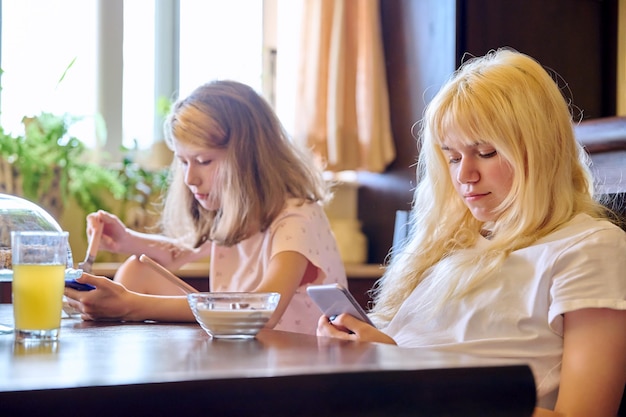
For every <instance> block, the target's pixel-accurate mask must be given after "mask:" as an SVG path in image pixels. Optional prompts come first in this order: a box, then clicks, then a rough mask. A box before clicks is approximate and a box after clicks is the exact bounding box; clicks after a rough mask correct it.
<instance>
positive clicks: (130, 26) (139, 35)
mask: <svg viewBox="0 0 626 417" xmlns="http://www.w3.org/2000/svg"><path fill="white" fill-rule="evenodd" d="M0 1H1V0H0ZM276 1H277V0H274V1H268V0H266V1H260V0H229V1H223V0H158V1H155V0H56V1H54V2H50V1H48V0H20V1H10V0H4V1H3V2H1V6H2V8H1V10H2V15H1V18H2V26H1V28H2V32H1V35H0V36H1V38H2V39H1V48H2V49H1V50H0V51H1V57H0V59H1V61H0V68H2V70H3V71H4V73H3V74H2V78H1V82H2V84H1V85H2V90H1V91H0V123H1V124H2V126H3V127H4V129H5V131H8V132H16V133H19V132H20V131H21V130H22V126H21V119H22V117H23V116H27V115H28V116H32V115H36V114H39V113H40V112H50V113H55V114H64V113H69V114H72V115H76V116H81V117H83V121H82V122H80V123H77V124H76V125H75V126H74V127H73V128H72V130H71V131H70V133H71V134H72V135H74V136H76V137H78V138H80V139H81V140H83V142H85V143H86V144H87V145H88V146H95V145H96V144H97V143H98V139H97V138H96V120H97V115H102V116H103V117H104V118H105V120H106V127H107V130H108V134H107V136H106V143H105V144H104V146H105V150H106V151H107V153H108V154H110V155H112V156H113V157H119V148H120V145H123V146H125V147H129V148H133V147H135V146H137V147H139V148H140V149H147V148H149V147H150V146H151V145H152V143H153V142H154V141H157V140H160V139H161V138H162V116H163V115H162V114H159V113H158V110H157V102H158V101H159V100H160V99H168V100H172V99H174V98H177V97H178V96H179V93H180V95H185V94H187V93H189V92H190V90H191V89H193V88H194V87H196V86H197V85H199V84H201V83H203V82H206V81H209V80H212V79H216V78H230V79H235V80H239V81H242V82H244V83H247V84H249V85H251V86H252V87H253V88H255V89H257V90H258V91H259V92H262V91H263V89H264V88H265V89H267V85H271V83H269V84H268V81H267V77H268V75H267V74H264V72H263V69H264V68H266V72H267V69H268V68H271V66H268V65H267V62H266V60H267V59H269V58H270V57H271V56H272V54H271V51H272V50H273V47H272V46H267V42H268V41H271V38H272V36H273V35H271V36H268V35H267V34H265V35H264V34H263V31H264V29H263V28H264V25H263V19H264V10H265V11H266V17H267V15H268V14H267V10H272V9H273V8H274V7H275V4H276ZM264 8H265V9H264ZM118 10H119V12H118ZM122 10H123V12H122ZM269 15H271V13H270V14H269ZM265 27H266V30H267V29H272V27H273V25H266V26H265ZM115 31H122V33H123V37H122V33H120V32H115ZM264 45H265V46H264ZM264 60H265V63H264ZM120 67H121V68H120ZM118 74H121V75H119V76H118ZM267 95H270V96H271V95H273V93H272V92H268V93H267ZM120 102H121V105H120V104H119V103H120ZM120 107H121V108H120ZM102 139H103V140H104V139H105V138H102Z"/></svg>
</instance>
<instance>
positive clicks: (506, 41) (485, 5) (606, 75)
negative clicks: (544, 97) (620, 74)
mask: <svg viewBox="0 0 626 417" xmlns="http://www.w3.org/2000/svg"><path fill="white" fill-rule="evenodd" d="M458 22H459V37H458V45H457V48H458V49H457V59H458V61H459V62H460V59H461V56H462V55H463V54H464V53H465V52H469V53H471V54H473V55H483V54H485V53H486V52H487V51H489V50H490V49H495V48H498V47H502V46H510V47H513V48H515V49H517V50H519V51H520V52H524V53H527V54H529V55H531V56H533V57H534V58H536V59H537V60H539V62H541V63H542V64H543V65H544V66H546V67H549V68H551V69H552V70H554V71H556V72H557V73H558V74H559V75H560V76H561V77H562V78H563V79H564V80H565V82H567V84H568V86H569V88H570V89H571V97H570V98H571V99H572V100H573V103H574V104H575V105H576V106H578V107H579V108H580V109H581V110H583V116H584V118H586V119H587V118H596V117H604V116H612V115H615V111H616V94H617V93H616V88H617V78H616V77H617V68H616V62H617V61H616V59H617V0H603V1H598V0H550V1H545V0H506V1H493V0H459V20H458ZM565 92H566V93H567V91H565Z"/></svg>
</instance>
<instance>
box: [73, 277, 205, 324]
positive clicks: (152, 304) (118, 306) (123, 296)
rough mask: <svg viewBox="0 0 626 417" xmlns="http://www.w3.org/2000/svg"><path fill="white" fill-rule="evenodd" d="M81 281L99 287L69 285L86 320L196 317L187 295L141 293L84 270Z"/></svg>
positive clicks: (76, 306) (74, 305) (74, 306)
mask: <svg viewBox="0 0 626 417" xmlns="http://www.w3.org/2000/svg"><path fill="white" fill-rule="evenodd" d="M77 281H79V282H81V283H85V284H91V285H93V286H95V287H96V289H95V290H92V291H76V290H73V289H71V288H66V289H65V295H66V296H67V297H68V298H69V304H70V306H72V307H73V308H76V309H77V310H79V311H80V312H81V313H82V318H83V319H84V320H113V321H144V320H156V321H169V322H172V321H180V322H187V321H195V318H194V316H193V313H192V312H191V309H190V307H189V303H188V302H187V298H186V297H185V296H184V295H182V296H158V295H148V294H140V293H137V292H134V291H129V290H128V289H127V288H126V287H124V286H123V285H122V284H120V283H118V282H114V281H111V280H110V279H108V278H106V277H98V276H95V275H91V274H87V273H83V275H82V276H81V277H80V278H78V279H77Z"/></svg>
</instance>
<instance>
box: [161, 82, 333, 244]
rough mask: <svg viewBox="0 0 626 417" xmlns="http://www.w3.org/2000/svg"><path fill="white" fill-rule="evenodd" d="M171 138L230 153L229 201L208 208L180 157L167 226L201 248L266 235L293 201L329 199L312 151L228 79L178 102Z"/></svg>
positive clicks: (222, 185) (223, 175)
mask: <svg viewBox="0 0 626 417" xmlns="http://www.w3.org/2000/svg"><path fill="white" fill-rule="evenodd" d="M165 136H166V141H167V143H168V145H169V146H170V147H172V143H173V142H174V141H178V142H180V143H183V144H187V145H192V146H196V147H207V148H218V149H224V150H226V159H225V161H224V162H223V163H222V164H220V166H219V168H218V176H219V180H218V181H217V184H219V189H217V190H214V191H213V192H214V193H216V195H217V196H218V198H219V201H221V208H220V209H219V210H217V211H207V210H205V209H203V208H202V207H201V206H200V205H199V204H198V203H197V201H196V200H195V199H194V197H193V195H192V193H191V192H190V191H189V189H188V188H187V187H186V186H185V184H184V182H183V167H182V166H181V163H180V162H179V161H178V160H177V159H176V158H175V159H174V161H173V162H172V167H171V178H170V187H169V191H168V194H167V196H166V199H165V205H164V211H163V217H162V227H163V229H164V232H165V233H166V234H168V235H170V236H174V237H179V238H181V239H183V240H186V241H188V242H192V241H193V244H192V245H193V246H198V245H199V244H201V243H202V242H203V241H204V240H206V239H209V240H213V241H216V242H218V243H220V244H224V245H233V244H236V243H238V242H239V241H241V240H243V239H245V238H246V237H248V236H250V235H251V234H252V233H255V232H258V231H261V230H265V229H266V228H267V227H268V226H269V225H270V223H271V222H272V221H273V220H274V218H275V217H276V216H277V215H278V214H279V213H280V211H281V210H282V209H283V208H284V206H285V202H286V200H287V199H289V198H296V199H300V200H301V201H302V202H305V201H325V200H326V198H328V196H329V194H328V191H327V189H326V185H325V182H324V180H323V178H322V172H321V170H320V169H319V167H317V166H316V165H315V163H314V161H313V158H312V156H311V155H310V153H309V152H308V150H303V149H299V148H298V147H297V146H296V145H295V144H294V143H293V142H292V141H291V140H290V139H289V137H288V135H287V133H286V132H285V130H284V128H283V127H282V125H281V123H280V121H279V120H278V118H277V116H276V114H275V113H274V111H273V110H272V108H271V107H270V106H269V104H268V103H267V102H266V101H265V100H264V99H263V98H262V97H261V96H260V95H259V94H258V93H257V92H256V91H254V90H253V89H252V88H250V87H249V86H247V85H244V84H241V83H239V82H235V81H228V80H220V81H213V82H210V83H207V84H204V85H202V86H200V87H198V88H196V89H195V90H194V91H193V92H192V93H191V94H190V95H189V96H187V97H186V98H184V99H181V100H179V101H177V102H176V103H175V104H174V106H173V107H172V110H171V112H170V114H169V116H168V117H167V120H166V122H165Z"/></svg>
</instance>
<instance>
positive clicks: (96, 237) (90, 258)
mask: <svg viewBox="0 0 626 417" xmlns="http://www.w3.org/2000/svg"><path fill="white" fill-rule="evenodd" d="M103 228H104V225H103V224H102V222H98V223H97V225H96V229H95V230H94V232H93V233H92V235H91V238H90V239H89V245H88V246H87V254H86V255H85V260H84V261H82V262H79V263H78V268H79V269H82V270H83V271H84V272H88V273H89V272H91V269H92V268H93V262H94V261H95V260H96V255H97V254H98V246H99V245H100V239H101V238H102V229H103Z"/></svg>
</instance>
